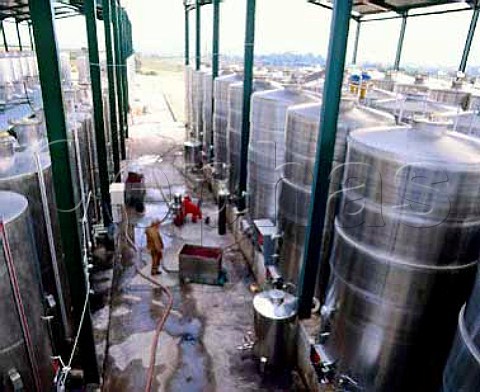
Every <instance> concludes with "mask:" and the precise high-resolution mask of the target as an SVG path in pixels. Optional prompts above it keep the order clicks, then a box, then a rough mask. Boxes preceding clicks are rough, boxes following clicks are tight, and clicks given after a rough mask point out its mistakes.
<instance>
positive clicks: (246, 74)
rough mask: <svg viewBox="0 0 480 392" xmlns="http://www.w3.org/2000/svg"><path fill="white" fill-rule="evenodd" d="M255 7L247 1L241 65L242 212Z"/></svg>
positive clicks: (240, 195) (240, 192) (240, 199)
mask: <svg viewBox="0 0 480 392" xmlns="http://www.w3.org/2000/svg"><path fill="white" fill-rule="evenodd" d="M255 7H256V0H247V19H246V26H245V53H244V63H243V109H242V138H241V146H240V172H239V184H238V192H239V195H238V196H239V208H240V210H241V211H243V210H244V209H245V206H246V200H245V199H246V191H247V165H248V162H247V158H248V141H249V139H250V105H251V102H250V98H251V95H252V80H253V62H254V50H255Z"/></svg>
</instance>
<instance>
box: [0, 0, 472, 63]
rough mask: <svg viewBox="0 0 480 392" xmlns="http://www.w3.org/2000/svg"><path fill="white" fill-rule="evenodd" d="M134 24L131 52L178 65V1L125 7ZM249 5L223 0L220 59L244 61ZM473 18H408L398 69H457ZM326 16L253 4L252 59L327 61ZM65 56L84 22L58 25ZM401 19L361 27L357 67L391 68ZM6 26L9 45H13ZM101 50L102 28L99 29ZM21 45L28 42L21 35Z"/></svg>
mask: <svg viewBox="0 0 480 392" xmlns="http://www.w3.org/2000/svg"><path fill="white" fill-rule="evenodd" d="M122 1H123V3H124V5H125V7H126V8H127V10H128V13H129V16H130V19H131V21H132V24H133V39H134V47H135V50H136V51H138V52H144V53H155V54H159V55H162V56H169V57H177V58H179V59H181V58H182V57H183V53H184V11H183V1H182V0H122ZM245 9H246V0H224V1H223V2H222V5H221V24H220V37H221V38H220V48H221V52H222V53H224V54H236V55H242V54H243V39H244V34H245ZM471 15H472V13H471V12H470V11H467V12H457V13H454V14H444V15H435V16H424V17H416V18H409V20H408V23H407V30H406V36H405V43H404V48H403V53H402V64H409V63H412V64H417V65H422V66H424V65H427V66H428V65H430V66H438V65H444V66H457V65H458V64H459V62H460V58H461V54H462V51H463V46H464V42H465V38H466V36H467V31H468V26H469V24H470V19H471ZM212 19H213V18H212V6H210V5H208V6H204V7H202V32H201V37H202V39H201V42H202V51H203V53H204V54H207V55H210V53H211V47H212V42H211V41H212ZM330 20H331V11H329V10H326V9H323V8H320V7H318V6H314V5H312V4H308V3H307V1H306V0H257V13H256V40H255V53H257V54H268V53H281V52H297V53H313V54H319V55H322V56H324V57H325V56H326V54H327V49H328V39H329V31H330ZM56 27H57V37H58V42H59V46H60V48H62V49H71V48H80V47H85V46H86V31H85V21H84V18H83V17H82V16H80V17H75V18H69V19H64V20H58V21H57V22H56ZM399 30H400V20H388V21H383V22H370V23H364V24H362V29H361V35H360V43H359V52H358V60H359V63H362V62H365V61H368V62H380V63H383V64H390V63H393V60H394V58H395V51H396V43H397V39H398V35H399ZM355 31H356V22H354V21H352V23H351V26H350V36H349V48H348V53H347V61H348V60H350V59H351V56H352V51H353V42H354V36H355ZM15 34H16V33H15V31H14V28H13V25H12V26H7V35H8V37H9V41H12V40H13V41H14V40H15V39H16V38H15V37H16V35H15ZM98 34H99V37H100V49H102V48H103V47H104V45H103V42H104V40H103V37H104V36H103V25H102V23H101V22H99V24H98ZM22 40H24V41H27V40H28V35H27V33H26V30H22ZM194 48H195V12H190V53H191V56H192V58H193V53H194ZM479 49H480V25H479V26H478V29H477V33H476V34H475V37H474V41H473V46H472V51H471V54H470V59H469V64H470V65H474V64H476V65H480V50H479Z"/></svg>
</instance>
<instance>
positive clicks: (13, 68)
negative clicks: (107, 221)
mask: <svg viewBox="0 0 480 392" xmlns="http://www.w3.org/2000/svg"><path fill="white" fill-rule="evenodd" d="M76 57H77V58H76V68H77V73H76V75H78V76H77V77H76V78H75V77H74V75H75V73H72V69H71V65H72V63H73V61H72V59H71V58H70V54H69V53H62V54H61V56H60V60H61V76H62V87H63V98H64V105H65V115H66V123H67V140H65V141H59V142H58V143H66V144H67V146H68V151H69V161H70V162H69V163H70V168H71V175H72V181H73V188H74V199H75V200H74V205H72V206H71V209H72V211H73V210H74V211H75V213H76V217H77V221H78V232H79V239H78V241H79V242H80V244H81V249H82V252H83V253H84V254H86V252H87V249H88V248H89V246H90V242H91V238H90V235H91V225H92V224H94V223H98V222H99V220H100V216H99V206H98V200H99V197H98V196H99V193H98V192H99V190H98V188H99V180H98V177H99V172H98V164H97V158H96V143H95V131H94V124H93V111H92V102H91V87H90V82H89V78H88V62H87V59H86V57H85V55H84V54H83V53H80V54H79V55H77V56H76ZM35 59H36V56H35V54H34V53H31V52H18V53H15V52H14V53H9V54H2V55H1V56H0V68H1V71H2V72H0V75H1V76H0V92H1V96H0V101H1V102H0V105H1V106H2V108H1V109H2V111H1V113H0V129H1V132H0V210H1V211H0V217H1V223H2V224H0V237H1V243H2V251H1V252H0V258H2V265H3V267H2V269H3V270H4V271H5V273H2V274H1V282H0V291H1V292H2V297H3V300H2V301H1V306H2V309H3V313H2V314H3V316H2V322H1V323H0V373H1V374H0V379H1V381H0V385H1V387H0V389H2V390H3V384H2V383H4V382H6V383H8V382H9V380H11V379H14V378H15V377H16V376H17V375H18V376H19V377H20V379H21V381H22V383H23V385H24V388H25V390H26V391H34V390H49V389H50V388H51V385H52V380H53V377H54V375H53V373H52V365H51V363H52V359H51V358H52V355H54V354H55V355H56V354H58V347H59V346H60V345H61V344H62V342H64V341H67V340H69V339H72V337H73V336H72V335H73V333H74V332H75V331H73V330H72V329H73V328H72V327H73V322H72V315H71V303H70V293H69V284H68V280H67V275H66V266H65V264H64V260H63V252H62V246H61V235H60V227H59V223H58V215H59V214H61V213H62V211H58V209H57V206H56V202H55V194H54V190H53V178H52V169H51V158H50V153H49V148H48V147H49V146H48V140H47V130H46V126H45V121H44V118H43V111H42V109H41V108H42V101H41V89H40V86H39V81H38V73H37V71H36V63H35ZM106 98H107V96H106V95H104V102H105V107H104V111H105V113H106V116H105V132H106V140H107V142H109V141H110V136H109V133H110V132H109V129H110V125H109V115H108V101H107V99H106ZM110 167H112V165H110ZM113 174H114V173H113V172H112V173H111V175H112V176H113ZM85 218H87V219H85ZM10 265H11V266H12V268H10ZM7 272H8V273H7Z"/></svg>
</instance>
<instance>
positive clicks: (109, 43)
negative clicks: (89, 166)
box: [102, 0, 121, 181]
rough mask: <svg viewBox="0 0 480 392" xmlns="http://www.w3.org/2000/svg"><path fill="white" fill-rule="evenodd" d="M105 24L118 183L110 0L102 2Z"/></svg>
mask: <svg viewBox="0 0 480 392" xmlns="http://www.w3.org/2000/svg"><path fill="white" fill-rule="evenodd" d="M102 8H103V23H104V26H105V27H104V28H105V49H106V52H107V78H108V100H109V103H110V104H109V108H110V123H111V125H110V126H111V130H112V150H113V170H114V173H115V178H116V180H117V181H121V178H120V176H117V174H118V173H119V172H120V154H119V145H118V128H117V126H118V124H117V108H116V105H117V101H116V96H115V67H114V58H113V47H112V45H113V42H112V14H111V9H110V0H103V1H102Z"/></svg>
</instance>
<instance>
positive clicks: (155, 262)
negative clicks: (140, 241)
mask: <svg viewBox="0 0 480 392" xmlns="http://www.w3.org/2000/svg"><path fill="white" fill-rule="evenodd" d="M145 234H146V235H147V249H148V250H149V251H150V254H151V255H152V276H153V275H158V274H161V272H160V271H159V269H158V268H159V267H160V262H161V261H162V258H163V248H164V246H163V240H162V236H161V234H160V221H159V220H154V221H153V222H152V224H151V225H150V226H149V227H147V229H146V230H145Z"/></svg>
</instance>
